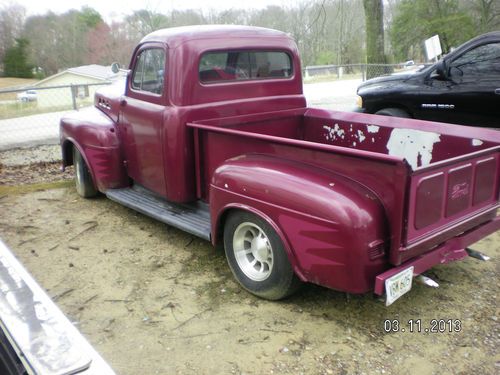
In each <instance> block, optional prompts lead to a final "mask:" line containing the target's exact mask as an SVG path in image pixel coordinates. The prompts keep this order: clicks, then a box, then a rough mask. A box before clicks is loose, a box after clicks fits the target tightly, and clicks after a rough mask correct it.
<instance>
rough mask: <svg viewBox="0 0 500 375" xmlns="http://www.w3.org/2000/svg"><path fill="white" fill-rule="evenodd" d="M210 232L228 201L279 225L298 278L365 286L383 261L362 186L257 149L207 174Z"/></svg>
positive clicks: (374, 207)
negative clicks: (211, 174) (271, 155)
mask: <svg viewBox="0 0 500 375" xmlns="http://www.w3.org/2000/svg"><path fill="white" fill-rule="evenodd" d="M210 206H211V210H212V212H211V214H212V218H215V220H213V225H214V227H213V228H212V233H213V234H214V236H213V238H217V236H218V235H217V233H218V231H220V228H221V227H222V221H223V218H224V215H225V213H227V210H228V209H231V208H232V207H241V209H245V207H248V209H249V210H252V211H257V212H262V213H264V214H265V218H266V219H267V220H268V221H271V223H270V224H271V225H273V226H274V227H277V228H279V231H277V232H278V234H281V237H282V240H283V242H284V244H285V245H286V246H285V247H286V248H288V255H289V259H290V262H291V263H292V265H293V267H294V269H295V270H296V272H297V274H298V275H300V276H301V278H303V279H305V280H307V281H310V282H313V283H316V284H320V285H324V286H327V287H330V288H334V289H338V290H344V291H348V292H353V293H364V292H367V291H369V290H370V289H372V288H373V283H374V280H375V276H376V275H377V274H379V273H380V272H382V271H384V270H385V269H386V268H387V261H386V257H385V254H384V249H385V247H386V245H387V244H386V240H387V226H386V219H385V212H384V209H383V207H382V205H381V203H380V201H379V200H378V198H377V197H376V196H375V195H374V194H373V193H372V192H371V191H370V190H368V189H366V188H365V187H363V186H361V185H360V184H358V183H356V182H355V181H352V180H350V179H348V178H346V177H344V176H341V175H338V174H336V173H334V172H331V171H328V170H325V169H320V168H317V167H314V166H310V165H307V164H301V163H297V162H295V161H289V160H285V159H278V158H275V157H270V156H264V155H245V156H240V157H237V158H234V159H231V160H228V161H226V162H225V163H224V164H223V165H221V166H220V167H219V168H218V169H217V170H216V171H215V172H214V175H213V176H212V180H211V186H210Z"/></svg>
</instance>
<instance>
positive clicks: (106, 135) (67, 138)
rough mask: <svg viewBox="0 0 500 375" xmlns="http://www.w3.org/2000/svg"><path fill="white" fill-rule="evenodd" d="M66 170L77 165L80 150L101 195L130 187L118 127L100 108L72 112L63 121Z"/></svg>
mask: <svg viewBox="0 0 500 375" xmlns="http://www.w3.org/2000/svg"><path fill="white" fill-rule="evenodd" d="M60 138H61V149H62V156H63V168H64V167H66V166H68V165H72V164H73V155H72V149H73V147H76V148H77V149H78V150H79V151H80V153H81V154H82V156H83V159H84V160H85V162H86V163H87V166H88V167H89V170H90V174H91V175H92V178H93V180H94V184H95V185H96V187H97V189H98V190H99V191H101V192H105V191H106V190H107V189H113V188H120V187H125V186H127V185H128V178H127V173H126V170H125V166H124V163H123V157H122V152H121V147H120V139H119V132H118V128H117V127H116V124H115V123H114V122H113V121H112V120H111V119H110V118H109V117H108V116H106V115H105V114H104V113H102V112H101V111H100V110H98V109H96V108H89V109H86V110H83V111H79V112H77V113H72V114H70V115H67V116H65V117H63V118H62V119H61V123H60Z"/></svg>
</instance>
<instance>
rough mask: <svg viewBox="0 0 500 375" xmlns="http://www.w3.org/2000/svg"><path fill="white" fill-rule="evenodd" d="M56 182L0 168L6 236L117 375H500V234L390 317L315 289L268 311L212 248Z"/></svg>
mask: <svg viewBox="0 0 500 375" xmlns="http://www.w3.org/2000/svg"><path fill="white" fill-rule="evenodd" d="M4 156H5V155H4ZM55 171H57V166H56V164H55V163H53V162H44V163H38V164H29V165H28V166H24V167H19V166H18V167H16V166H12V165H8V166H6V165H5V164H4V165H3V167H2V168H1V169H0V237H1V238H2V239H3V240H4V241H5V242H6V243H7V244H8V245H9V247H10V248H11V249H12V250H13V251H14V253H15V254H16V255H17V256H18V257H19V258H20V260H21V262H22V263H23V264H24V265H25V266H26V268H27V269H28V270H29V271H30V272H31V273H32V274H33V275H34V277H35V278H36V280H38V282H39V283H40V284H41V285H42V286H43V287H44V288H45V289H46V290H47V291H48V293H49V294H50V295H51V296H52V297H53V298H54V300H56V301H57V304H58V305H59V306H60V307H61V309H62V310H63V311H64V312H65V313H66V314H67V315H68V316H69V317H70V319H71V320H72V321H73V322H74V323H75V324H76V325H77V327H78V328H79V329H80V330H81V332H82V333H83V334H84V335H85V336H86V337H87V338H88V339H89V341H90V342H91V343H92V344H93V345H94V346H95V348H96V349H97V350H98V351H99V352H100V353H101V354H102V356H103V357H104V358H105V359H106V360H107V361H108V362H109V363H110V365H111V366H112V367H113V368H114V369H115V371H116V372H117V373H118V374H125V375H138V374H172V373H177V374H273V373H274V374H398V375H399V374H403V375H404V374H419V375H425V374H464V375H465V374H498V373H499V372H500V354H499V347H500V345H499V344H500V326H499V321H498V320H499V318H500V314H499V313H500V311H499V304H498V285H499V275H500V233H498V232H497V233H496V234H494V235H492V236H490V237H488V238H486V239H484V240H482V241H481V242H479V243H478V244H477V245H475V246H474V248H476V249H477V250H480V251H483V252H485V253H487V254H488V255H490V256H492V260H491V261H490V262H480V261H477V260H475V259H466V260H464V261H460V262H455V263H453V264H449V265H443V266H439V267H436V268H434V269H432V270H431V271H430V272H429V275H431V276H432V277H433V278H434V279H435V280H437V281H438V282H439V283H440V287H439V288H438V289H431V288H429V287H425V286H422V285H414V287H413V289H412V291H410V293H409V294H407V295H405V296H404V297H403V298H402V299H401V300H399V301H397V302H396V303H394V304H393V305H392V306H389V307H385V305H384V304H383V303H382V302H380V301H379V300H377V299H375V298H373V296H372V295H361V296H360V295H346V294H344V293H340V292H336V291H332V290H327V289H324V288H321V287H318V286H314V285H305V286H304V287H302V289H301V290H300V291H299V292H298V293H297V294H295V295H294V296H292V297H291V298H289V299H287V300H285V301H281V302H268V301H264V300H261V299H258V298H256V297H253V296H252V295H250V294H248V293H246V292H245V291H243V290H242V289H241V288H240V287H239V286H238V284H236V282H235V281H233V278H232V275H231V272H230V271H229V268H228V266H227V264H226V261H225V258H224V255H223V253H222V252H221V251H216V250H215V249H213V248H212V247H211V245H210V244H209V243H207V242H204V241H201V240H199V239H197V238H195V237H193V236H191V235H189V234H186V233H184V232H181V231H179V230H177V229H174V228H171V227H169V226H166V225H164V224H161V223H158V222H156V221H154V220H152V219H149V218H147V217H145V216H142V215H140V214H137V213H135V212H133V211H131V210H129V209H127V208H124V207H122V206H120V205H118V204H116V203H113V202H111V201H109V200H107V199H106V198H105V197H102V196H101V197H99V198H96V199H91V200H85V199H82V198H80V197H79V196H78V195H77V194H76V191H75V189H74V187H73V184H72V182H70V181H66V180H63V176H62V175H61V174H59V173H56V172H55ZM67 176H69V177H70V176H71V171H69V172H67ZM410 319H413V320H417V319H420V320H421V327H422V331H424V330H425V328H431V321H432V320H433V319H445V320H448V319H452V320H453V328H456V330H459V332H443V333H425V332H421V333H417V332H413V333H411V332H409V331H410V329H409V328H410V327H409V324H408V320H410ZM386 320H390V321H393V320H397V321H399V322H400V323H401V326H400V330H399V332H392V333H386V332H385V330H384V322H385V321H386ZM457 321H459V323H460V326H458V325H457V324H458V322H457ZM402 328H404V329H405V332H402V330H401V329H402ZM458 328H459V329H458Z"/></svg>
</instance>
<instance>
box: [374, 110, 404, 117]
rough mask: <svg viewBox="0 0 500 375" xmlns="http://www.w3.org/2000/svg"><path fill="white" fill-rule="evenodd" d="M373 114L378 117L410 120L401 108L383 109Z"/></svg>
mask: <svg viewBox="0 0 500 375" xmlns="http://www.w3.org/2000/svg"><path fill="white" fill-rule="evenodd" d="M375 114H376V115H380V116H392V117H403V118H411V116H410V114H409V113H408V112H406V111H405V110H404V109H401V108H384V109H381V110H379V111H377V112H375Z"/></svg>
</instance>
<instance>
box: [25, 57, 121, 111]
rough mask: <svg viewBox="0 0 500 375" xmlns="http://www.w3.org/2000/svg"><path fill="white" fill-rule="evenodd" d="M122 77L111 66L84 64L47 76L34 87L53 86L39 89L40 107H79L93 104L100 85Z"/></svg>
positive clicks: (38, 101)
mask: <svg viewBox="0 0 500 375" xmlns="http://www.w3.org/2000/svg"><path fill="white" fill-rule="evenodd" d="M121 77H122V75H121V74H120V73H118V74H115V73H113V72H112V71H111V67H110V66H103V65H95V64H93V65H84V66H79V67H76V68H70V69H67V70H64V71H62V72H60V73H57V74H54V75H52V76H50V77H47V78H45V79H43V80H41V81H39V82H37V83H35V84H34V85H32V88H33V89H35V90H36V89H37V88H45V87H53V88H51V89H42V90H37V105H38V107H45V108H47V107H54V108H57V107H61V109H63V107H76V108H78V107H82V106H85V105H90V104H92V103H93V99H94V94H95V92H96V90H97V89H99V87H102V85H105V84H109V83H112V82H114V81H116V80H118V79H120V78H121Z"/></svg>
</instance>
